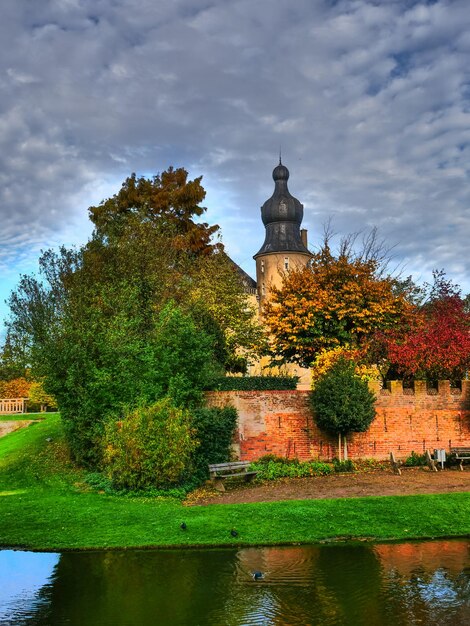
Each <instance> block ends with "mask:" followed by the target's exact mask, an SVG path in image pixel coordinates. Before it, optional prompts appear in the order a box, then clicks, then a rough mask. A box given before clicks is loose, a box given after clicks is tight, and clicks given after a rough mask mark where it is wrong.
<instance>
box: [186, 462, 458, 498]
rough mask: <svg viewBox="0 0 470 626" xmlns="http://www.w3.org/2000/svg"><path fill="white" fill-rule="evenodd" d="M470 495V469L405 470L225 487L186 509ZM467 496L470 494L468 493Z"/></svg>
mask: <svg viewBox="0 0 470 626" xmlns="http://www.w3.org/2000/svg"><path fill="white" fill-rule="evenodd" d="M457 491H468V492H470V469H468V468H467V469H466V470H465V471H463V472H461V471H460V470H458V469H446V470H444V471H443V472H431V471H430V470H429V469H427V468H426V469H425V468H407V469H404V470H403V471H402V475H401V476H397V475H395V474H392V472H391V471H387V470H379V471H373V472H365V473H357V474H333V475H330V476H318V477H315V478H284V479H281V480H278V481H273V482H268V481H266V482H265V483H263V484H258V485H257V484H252V485H245V484H238V485H237V484H234V483H232V484H231V485H227V491H226V492H224V493H219V492H217V491H215V490H214V489H213V488H212V487H204V488H201V489H199V490H197V491H196V492H193V493H192V494H191V495H190V497H189V499H188V501H187V504H188V505H206V504H240V503H244V502H272V501H275V500H310V499H316V498H354V497H362V496H400V495H416V494H429V493H451V492H457ZM469 496H470V493H469Z"/></svg>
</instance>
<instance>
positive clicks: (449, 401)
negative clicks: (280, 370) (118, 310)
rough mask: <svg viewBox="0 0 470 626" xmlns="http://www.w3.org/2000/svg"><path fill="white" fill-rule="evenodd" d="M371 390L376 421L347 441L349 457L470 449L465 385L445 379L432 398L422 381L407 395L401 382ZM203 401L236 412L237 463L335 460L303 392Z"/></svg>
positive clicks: (213, 396) (332, 441)
mask: <svg viewBox="0 0 470 626" xmlns="http://www.w3.org/2000/svg"><path fill="white" fill-rule="evenodd" d="M375 391H376V394H377V402H376V417H375V419H374V421H373V422H372V424H371V426H370V428H369V430H368V431H367V432H365V433H355V434H352V435H350V437H349V438H348V451H349V457H350V458H375V459H384V458H386V457H388V455H389V453H390V451H391V450H393V452H394V453H395V456H396V457H397V458H406V457H407V456H409V455H410V453H411V452H412V451H415V452H417V453H420V454H421V453H423V452H424V451H425V450H426V449H429V450H431V451H432V450H433V449H434V448H445V449H446V450H447V451H448V450H449V448H450V447H451V446H470V382H469V381H463V383H462V392H461V393H459V394H454V393H451V389H450V386H449V383H448V382H446V381H444V382H441V383H439V390H438V392H437V393H435V394H433V395H431V394H429V393H428V392H427V391H426V387H425V384H424V383H419V384H418V383H417V384H416V386H415V392H414V394H412V395H411V394H409V393H407V392H406V393H403V389H402V386H401V383H400V382H393V383H391V385H390V387H389V389H387V390H382V391H380V390H378V389H376V390H375ZM452 391H454V390H452ZM206 397H207V402H208V404H209V405H210V406H225V405H227V404H229V405H232V406H235V408H236V409H237V410H238V416H239V423H238V429H237V432H236V434H235V441H234V444H235V449H236V453H237V455H238V456H239V458H240V459H242V460H252V459H257V458H259V457H260V456H263V455H264V454H276V455H279V456H287V457H295V456H296V457H298V458H300V459H311V458H320V459H324V460H328V459H331V458H333V457H334V456H338V443H337V440H336V438H335V437H332V436H330V435H328V434H327V433H324V432H323V431H321V430H319V429H318V428H317V426H316V423H315V420H314V418H313V417H312V414H311V410H310V406H309V392H308V391H218V392H215V391H213V392H209V393H208V394H207V396H206Z"/></svg>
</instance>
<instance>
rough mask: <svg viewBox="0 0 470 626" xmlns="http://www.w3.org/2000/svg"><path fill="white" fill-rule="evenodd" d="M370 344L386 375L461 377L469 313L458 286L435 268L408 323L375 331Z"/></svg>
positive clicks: (468, 359)
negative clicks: (408, 324) (404, 325)
mask: <svg viewBox="0 0 470 626" xmlns="http://www.w3.org/2000/svg"><path fill="white" fill-rule="evenodd" d="M372 348H373V350H374V351H375V353H376V354H378V355H381V357H382V367H383V368H384V370H388V372H387V375H388V377H390V376H392V377H394V376H400V377H405V378H421V379H423V378H425V379H428V380H439V379H440V380H443V379H449V380H461V379H462V378H464V377H465V375H466V372H467V370H468V368H469V367H470V313H469V312H468V311H467V310H466V303H465V300H464V299H463V298H462V297H461V293H460V289H459V288H458V287H456V286H455V285H453V284H452V282H451V281H449V280H447V279H446V277H445V274H444V272H442V271H435V272H434V282H433V284H432V285H427V286H426V291H425V299H424V301H423V302H422V304H421V305H420V306H419V307H418V308H417V310H416V314H415V315H414V317H413V318H412V323H411V325H410V326H409V327H403V328H395V329H390V330H387V331H385V332H382V333H378V334H377V336H376V337H375V339H374V342H373V345H372Z"/></svg>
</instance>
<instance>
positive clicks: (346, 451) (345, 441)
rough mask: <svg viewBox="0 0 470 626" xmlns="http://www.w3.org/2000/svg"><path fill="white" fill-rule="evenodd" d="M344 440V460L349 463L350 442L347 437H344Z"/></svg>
mask: <svg viewBox="0 0 470 626" xmlns="http://www.w3.org/2000/svg"><path fill="white" fill-rule="evenodd" d="M343 440H344V460H345V461H347V460H348V440H347V438H346V435H343Z"/></svg>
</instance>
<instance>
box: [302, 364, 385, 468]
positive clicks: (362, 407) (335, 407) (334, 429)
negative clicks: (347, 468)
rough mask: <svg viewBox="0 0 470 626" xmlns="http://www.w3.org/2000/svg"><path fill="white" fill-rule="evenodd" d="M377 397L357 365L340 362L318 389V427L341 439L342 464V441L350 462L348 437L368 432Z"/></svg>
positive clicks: (314, 403) (315, 396) (314, 400)
mask: <svg viewBox="0 0 470 626" xmlns="http://www.w3.org/2000/svg"><path fill="white" fill-rule="evenodd" d="M374 403H375V396H374V394H373V393H372V392H371V391H370V390H369V387H368V385H367V382H365V381H363V380H361V379H360V378H359V377H358V376H357V375H356V373H355V365H354V363H353V362H352V361H347V360H346V359H344V358H341V359H339V360H338V361H337V362H336V363H335V364H334V365H333V367H331V368H330V369H329V370H328V371H327V372H326V373H325V374H324V376H322V378H320V379H319V381H318V382H317V383H316V385H315V389H314V390H313V391H312V395H311V404H312V408H313V412H314V417H315V419H316V422H317V424H318V426H319V427H320V428H321V429H322V430H325V431H327V432H330V433H333V434H336V435H338V447H339V456H340V459H339V460H340V461H341V437H343V438H344V457H345V459H347V456H348V452H347V450H348V448H347V435H348V433H350V432H364V431H366V430H367V429H368V428H369V426H370V424H371V422H372V420H373V419H374V416H375V407H374Z"/></svg>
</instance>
